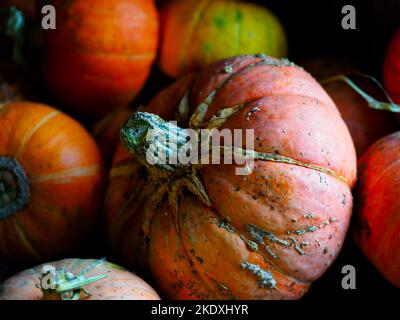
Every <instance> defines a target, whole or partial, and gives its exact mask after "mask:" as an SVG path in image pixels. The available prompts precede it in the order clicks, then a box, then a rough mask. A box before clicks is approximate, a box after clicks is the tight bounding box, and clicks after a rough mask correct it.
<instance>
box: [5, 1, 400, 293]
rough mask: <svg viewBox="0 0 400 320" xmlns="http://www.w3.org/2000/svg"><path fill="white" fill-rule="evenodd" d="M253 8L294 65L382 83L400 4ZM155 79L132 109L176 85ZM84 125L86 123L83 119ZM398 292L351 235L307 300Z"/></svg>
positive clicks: (94, 248)
mask: <svg viewBox="0 0 400 320" xmlns="http://www.w3.org/2000/svg"><path fill="white" fill-rule="evenodd" d="M0 1H2V0H0ZM253 2H257V3H259V4H262V5H265V6H266V7H268V8H269V9H271V11H273V12H274V13H275V14H276V15H277V16H278V17H279V18H280V20H281V21H282V23H283V25H284V27H285V29H286V32H287V36H288V43H289V58H290V59H291V60H293V61H295V62H298V61H302V60H303V59H308V58H318V57H327V56H330V57H332V56H336V57H345V58H346V59H350V60H352V61H353V63H354V65H356V66H357V68H358V69H359V70H360V71H363V72H366V73H368V74H370V75H373V76H374V77H376V78H377V79H380V78H381V69H382V62H383V58H384V55H385V51H386V48H387V44H388V42H389V40H390V38H391V36H392V35H393V33H394V31H395V30H396V27H397V26H399V25H400V0H360V1H341V0H319V1H314V0H271V1H253ZM347 4H351V5H354V6H355V8H356V12H357V29H356V30H343V29H342V26H341V21H342V18H343V14H342V13H341V10H342V7H343V6H344V5H347ZM151 79H152V80H151V81H148V83H147V85H146V86H145V88H144V90H143V91H142V93H141V95H140V96H139V97H138V98H137V99H136V100H135V101H134V103H133V105H132V107H135V106H138V105H141V104H146V103H147V102H148V101H149V100H150V99H151V97H153V96H154V95H155V94H156V93H157V92H158V91H159V90H160V89H161V88H163V87H165V86H166V85H168V84H169V83H171V82H172V81H171V80H170V79H168V78H166V77H165V76H163V75H162V74H161V73H160V71H159V70H158V68H157V67H156V66H155V67H154V68H153V72H152V75H151ZM36 85H37V83H36ZM42 88H44V87H42V86H41V85H40V84H39V86H38V91H41V90H42ZM43 92H44V96H45V99H46V100H47V101H48V102H49V103H51V102H53V99H52V98H51V97H48V95H47V93H46V92H45V89H43ZM58 105H59V104H58ZM81 120H83V121H84V119H81ZM84 122H85V121H84ZM85 123H86V124H87V127H88V128H90V126H91V123H90V122H89V121H86V122H85ZM353 223H354V222H353ZM105 247H106V246H105V245H104V241H103V239H99V237H98V236H93V237H92V238H91V239H89V240H88V241H87V243H84V244H82V249H81V250H80V252H71V253H70V256H80V257H87V258H94V257H98V258H100V257H102V256H104V255H106V250H105ZM399 250H400V248H399ZM344 265H353V266H354V267H355V268H356V271H357V276H356V281H357V289H356V290H344V289H342V286H341V281H342V278H343V276H344V275H343V274H342V273H341V270H342V267H343V266H344ZM15 271H16V268H12V267H10V266H7V264H6V263H2V262H0V280H1V278H2V277H3V278H4V277H6V276H7V275H10V274H12V273H14V272H15ZM399 290H400V289H397V288H395V287H394V286H392V285H391V284H390V283H388V282H387V281H386V280H385V279H384V278H383V277H382V276H381V275H380V274H379V273H378V272H377V271H376V269H375V268H374V267H373V266H372V265H371V264H370V263H369V262H368V261H367V260H366V259H365V258H364V256H363V255H362V253H361V252H360V250H359V249H358V248H357V247H356V246H355V244H354V242H353V239H352V234H351V232H350V233H349V235H348V237H347V240H346V242H345V244H344V248H343V250H342V252H341V253H340V255H339V257H338V259H337V260H336V261H335V263H334V264H333V265H332V267H331V268H330V269H329V270H328V271H327V272H326V273H325V274H324V275H323V277H322V278H321V279H320V280H318V281H316V282H315V283H314V284H313V285H312V288H311V290H310V291H309V293H308V294H307V295H306V296H305V298H304V299H305V300H312V299H330V298H339V299H342V298H349V299H353V298H369V299H389V298H391V299H393V298H397V299H400V294H399V292H400V291H399Z"/></svg>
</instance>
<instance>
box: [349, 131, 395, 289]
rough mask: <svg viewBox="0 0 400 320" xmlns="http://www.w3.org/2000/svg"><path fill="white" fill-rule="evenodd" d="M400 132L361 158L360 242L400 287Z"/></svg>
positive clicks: (365, 251) (357, 237)
mask: <svg viewBox="0 0 400 320" xmlns="http://www.w3.org/2000/svg"><path fill="white" fill-rule="evenodd" d="M399 159H400V132H396V133H393V134H391V135H389V136H386V137H384V138H382V139H381V140H379V141H378V142H376V143H375V144H374V145H373V146H371V147H370V148H369V149H368V151H367V152H366V153H365V154H364V155H363V156H362V157H361V158H360V161H359V164H358V167H359V186H358V193H357V203H358V207H357V211H358V217H357V218H358V224H357V228H356V232H355V238H356V242H357V243H358V245H359V247H360V248H361V250H362V251H363V252H364V254H365V255H366V256H367V258H368V259H369V260H370V261H371V262H372V263H373V264H374V265H375V266H376V267H377V268H378V270H379V271H380V272H381V273H382V274H383V276H384V277H385V278H386V279H387V280H389V281H390V282H391V283H393V284H394V285H395V286H397V287H399V288H400V250H399V248H400V201H399V198H400V162H399Z"/></svg>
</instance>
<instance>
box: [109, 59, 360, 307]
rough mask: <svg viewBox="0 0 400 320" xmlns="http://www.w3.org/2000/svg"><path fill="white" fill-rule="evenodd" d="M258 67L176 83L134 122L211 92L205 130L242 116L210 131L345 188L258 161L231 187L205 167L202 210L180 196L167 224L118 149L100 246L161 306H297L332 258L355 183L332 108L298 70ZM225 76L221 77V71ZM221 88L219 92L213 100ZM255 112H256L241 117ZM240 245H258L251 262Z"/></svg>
mask: <svg viewBox="0 0 400 320" xmlns="http://www.w3.org/2000/svg"><path fill="white" fill-rule="evenodd" d="M261 61H264V58H261V57H255V56H240V57H236V58H232V59H228V60H226V61H223V62H220V63H218V64H216V65H214V66H211V67H209V68H207V69H206V70H204V71H203V72H201V73H199V74H197V75H195V76H194V77H191V76H189V77H186V78H183V79H181V80H179V81H178V82H176V83H175V84H174V85H172V86H171V87H169V88H167V89H165V90H164V91H162V92H161V93H160V94H159V95H158V96H156V97H155V98H154V99H153V101H152V102H151V103H150V105H149V106H148V107H147V108H144V109H143V111H146V112H152V113H155V114H159V115H160V116H161V117H163V118H164V119H172V118H173V117H174V113H175V111H176V108H177V106H178V104H179V101H180V99H181V97H182V96H183V95H184V93H185V92H186V90H190V91H189V95H190V107H191V109H192V111H193V110H194V109H195V108H196V106H198V105H199V104H200V102H202V101H204V99H205V97H207V96H208V94H209V93H210V92H212V91H213V90H217V93H216V96H215V98H214V99H213V102H212V103H211V104H210V106H209V111H208V113H207V118H208V119H209V118H210V117H211V116H212V115H213V114H215V113H216V112H217V111H218V110H220V109H221V108H225V107H229V106H235V105H238V104H242V103H244V104H245V105H246V106H245V107H244V108H243V109H242V110H240V111H238V112H237V113H236V114H234V115H233V116H231V118H230V119H228V120H227V121H226V122H225V124H224V125H223V126H222V127H221V129H222V128H230V129H232V128H237V129H244V128H253V129H254V130H255V137H257V138H258V139H257V141H256V143H255V150H256V151H262V152H275V153H277V154H279V155H284V156H288V157H292V158H294V159H297V160H300V161H303V162H306V163H312V164H315V165H320V166H323V167H326V168H331V169H332V170H333V171H335V172H336V173H338V174H340V175H342V176H343V177H345V179H346V180H347V183H344V182H342V181H341V180H339V179H338V178H337V177H334V176H333V175H330V174H326V173H322V172H319V171H315V170H313V169H307V168H305V167H303V166H295V165H289V164H284V163H275V162H268V161H260V160H257V161H256V164H255V169H254V172H253V173H252V174H251V175H249V176H237V175H235V166H234V165H208V166H207V165H206V166H204V167H203V168H202V169H201V170H200V179H201V181H202V182H203V185H204V187H205V190H206V192H207V193H208V195H209V197H210V200H211V202H212V207H211V208H208V207H206V206H205V205H204V204H203V203H202V202H200V201H199V200H198V199H197V198H196V197H195V196H194V195H192V194H190V193H186V194H185V197H184V198H183V199H182V200H181V202H180V205H179V212H178V214H177V218H176V219H177V221H175V215H174V213H173V211H172V209H171V208H170V207H169V206H168V205H167V203H165V202H163V203H161V204H160V205H159V206H158V207H154V205H153V204H150V203H148V198H149V195H151V194H153V193H154V191H155V189H157V186H155V185H154V183H152V182H151V180H149V179H148V177H147V174H146V172H145V170H144V168H143V167H141V166H140V165H139V164H138V162H137V161H136V160H135V159H134V158H133V157H132V156H130V155H129V154H128V153H127V151H126V150H125V149H123V148H122V147H119V149H118V150H117V153H116V155H115V158H114V166H113V168H112V170H111V173H110V184H109V188H108V193H107V197H106V213H107V226H108V235H109V239H110V242H111V244H112V246H113V248H114V250H115V251H116V252H119V253H120V254H121V255H122V256H123V258H124V261H125V263H126V264H127V265H133V266H138V265H139V266H140V265H141V266H142V267H144V268H145V269H146V270H150V271H151V274H152V276H153V277H154V279H155V280H156V283H157V286H158V288H159V289H160V290H161V292H163V293H164V294H165V295H166V297H168V298H172V299H231V298H239V299H297V298H300V297H301V296H302V295H303V294H304V293H305V292H306V291H307V289H308V288H309V286H310V284H311V282H313V281H314V280H316V279H318V278H319V277H320V276H321V275H322V274H323V273H324V272H325V270H326V269H327V268H328V267H329V265H330V264H331V263H332V262H333V260H334V259H335V258H336V256H337V254H338V253H339V251H340V249H341V246H342V243H343V239H344V237H345V234H346V231H347V228H348V223H349V219H350V216H351V210H352V195H351V187H352V186H353V185H354V182H355V178H356V156H355V150H354V146H353V144H352V141H351V138H350V135H349V132H348V130H347V128H346V125H345V124H344V122H343V121H342V119H341V118H340V115H339V112H338V111H337V109H336V107H335V105H334V103H333V102H332V100H331V99H330V98H329V96H328V95H327V94H326V93H325V92H324V90H323V89H322V88H321V87H320V86H319V84H318V83H317V82H316V81H315V80H313V78H312V77H311V76H310V75H308V74H307V73H306V72H304V70H303V69H301V68H299V67H296V66H291V65H285V64H284V63H279V62H277V61H276V60H272V59H269V60H268V59H267V60H265V61H269V63H264V64H263V63H262V62H261ZM274 64H275V65H274ZM227 66H229V67H230V68H232V73H230V74H228V73H226V72H225V71H224V70H225V69H226V67H227ZM227 79H230V81H227V82H225V84H224V85H222V87H220V88H219V89H216V88H217V87H218V86H219V84H220V83H221V81H223V80H227ZM255 106H257V108H259V109H260V110H259V111H258V112H255V113H253V114H251V116H250V117H248V112H249V111H251V110H253V108H254V107H255ZM336 219H337V220H336ZM227 221H228V222H229V223H227ZM175 222H177V225H178V226H179V227H180V232H178V231H177V229H176V228H175ZM227 224H230V225H231V226H232V227H233V228H234V231H233V232H232V230H228V229H229V228H227V227H226V225H227ZM249 225H256V226H257V227H258V228H259V229H262V230H264V231H265V232H266V233H267V232H271V234H273V235H274V236H275V237H277V238H279V239H281V240H284V241H287V244H288V246H284V245H281V244H279V243H277V242H276V241H272V240H270V239H267V238H266V237H265V238H264V239H262V241H260V239H256V238H255V237H254V236H252V235H251V234H249V232H248V230H247V229H248V226H249ZM312 226H315V227H316V230H315V231H314V232H311V231H310V232H304V234H301V232H299V234H297V233H296V232H294V230H302V229H307V228H310V230H311V229H313V228H312ZM289 231H290V234H288V232H289ZM146 234H147V236H148V238H146V237H145V236H144V235H146ZM291 237H292V238H291ZM245 239H248V240H252V241H253V242H257V241H258V242H257V243H258V251H257V252H254V251H252V250H250V248H249V247H248V246H247V245H246V242H245ZM262 242H264V243H262ZM146 243H148V251H147V254H146V245H144V247H143V244H146ZM295 243H297V245H298V246H299V247H298V248H297V249H299V250H296V248H295ZM301 243H303V245H302V247H301V250H300V245H301ZM266 246H269V249H270V250H271V251H272V252H273V253H274V254H275V255H276V256H277V258H273V257H272V255H271V254H270V253H268V252H267V250H266V249H265V248H266ZM143 248H144V250H142V251H141V249H143ZM301 252H302V253H304V254H303V255H302V254H301ZM263 257H264V258H263ZM246 262H248V263H251V264H254V265H257V266H258V267H259V268H262V269H263V270H264V271H269V272H271V275H272V276H273V278H274V279H275V281H276V288H275V289H269V288H264V287H261V286H260V285H259V282H258V281H259V280H260V279H258V277H257V275H255V274H253V273H252V272H250V271H249V270H246V269H243V268H242V267H241V266H242V265H243V263H246Z"/></svg>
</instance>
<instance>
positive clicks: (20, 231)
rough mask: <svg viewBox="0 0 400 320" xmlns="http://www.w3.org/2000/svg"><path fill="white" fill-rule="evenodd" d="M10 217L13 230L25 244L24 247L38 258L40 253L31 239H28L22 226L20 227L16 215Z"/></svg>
mask: <svg viewBox="0 0 400 320" xmlns="http://www.w3.org/2000/svg"><path fill="white" fill-rule="evenodd" d="M12 219H13V220H14V227H15V230H16V232H17V234H18V237H19V238H20V240H21V241H22V243H23V244H24V245H25V248H27V249H28V250H29V251H30V252H31V253H32V255H33V256H34V257H35V258H36V259H38V260H40V257H41V256H40V254H39V252H38V251H37V250H36V249H35V247H34V246H33V243H32V242H31V240H30V239H29V237H28V235H27V234H26V232H25V230H24V228H23V227H22V225H21V223H20V221H19V219H18V217H17V216H14V217H12Z"/></svg>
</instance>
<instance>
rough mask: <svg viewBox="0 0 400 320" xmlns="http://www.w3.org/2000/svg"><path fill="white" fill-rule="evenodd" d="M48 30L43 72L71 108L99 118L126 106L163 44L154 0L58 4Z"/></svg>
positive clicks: (87, 0) (88, 0)
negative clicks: (159, 45) (51, 25)
mask: <svg viewBox="0 0 400 320" xmlns="http://www.w3.org/2000/svg"><path fill="white" fill-rule="evenodd" d="M59 3H60V4H59V5H58V6H57V29H56V30H49V31H45V33H46V34H47V36H48V37H47V44H46V49H45V54H44V64H43V72H44V76H45V78H46V80H47V83H48V85H49V87H50V88H51V89H52V91H53V92H54V94H55V95H56V96H57V97H58V98H59V99H60V100H61V101H62V102H64V103H65V104H66V105H68V106H69V107H70V108H71V110H73V111H74V112H76V113H78V114H82V115H85V116H92V117H96V118H100V117H102V116H104V115H105V114H107V113H108V112H109V111H111V110H113V109H115V108H122V107H126V106H127V105H128V104H129V102H131V100H132V99H133V98H134V97H135V96H136V95H137V94H138V92H139V91H140V90H141V88H142V86H143V85H144V83H145V81H146V80H147V77H148V75H149V73H150V69H151V66H152V63H153V61H154V59H155V56H156V51H157V46H158V14H157V11H156V8H155V5H154V1H153V0H113V1H109V0H72V1H63V0H61V1H59Z"/></svg>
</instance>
